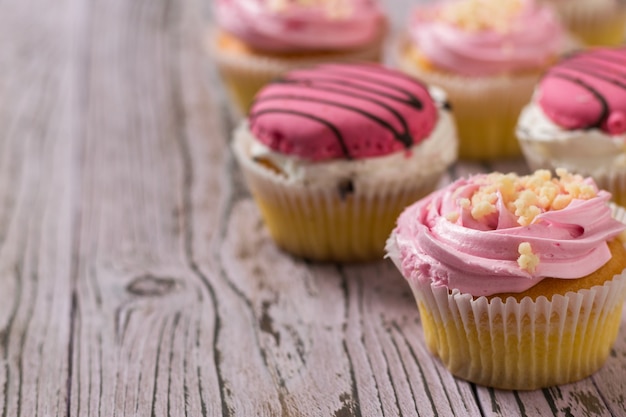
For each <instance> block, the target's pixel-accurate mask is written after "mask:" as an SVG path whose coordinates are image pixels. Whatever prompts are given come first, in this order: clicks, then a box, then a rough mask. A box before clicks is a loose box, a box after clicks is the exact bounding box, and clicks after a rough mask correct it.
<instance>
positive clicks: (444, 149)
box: [234, 90, 457, 191]
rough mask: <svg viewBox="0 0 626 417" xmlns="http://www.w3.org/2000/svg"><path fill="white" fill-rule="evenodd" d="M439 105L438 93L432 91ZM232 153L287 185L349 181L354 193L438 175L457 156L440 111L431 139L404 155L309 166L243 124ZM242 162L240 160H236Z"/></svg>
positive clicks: (450, 127)
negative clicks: (262, 140) (267, 165)
mask: <svg viewBox="0 0 626 417" xmlns="http://www.w3.org/2000/svg"><path fill="white" fill-rule="evenodd" d="M431 94H432V95H433V98H434V99H435V100H436V101H439V100H438V98H440V97H442V93H441V91H434V90H433V91H431ZM234 150H235V152H237V153H239V156H240V157H241V156H244V157H245V159H244V160H248V161H254V160H258V159H264V160H266V161H269V162H271V163H272V164H273V165H274V166H275V167H277V168H279V169H280V170H281V171H282V173H281V175H276V174H275V173H274V172H272V171H271V170H269V169H265V168H264V167H262V166H261V164H257V163H255V164H254V165H257V168H256V169H257V170H258V169H261V170H262V171H265V175H274V176H275V177H280V178H276V179H277V180H280V181H283V182H285V183H287V184H293V185H299V186H302V185H304V186H309V187H336V186H337V184H338V182H340V181H344V180H347V179H349V180H351V181H352V183H353V185H354V189H355V190H357V191H358V190H361V189H367V188H368V187H369V186H371V185H373V184H380V183H381V182H388V181H397V180H399V179H404V180H412V179H415V180H419V179H421V178H428V177H431V176H432V175H434V174H438V173H440V172H441V170H442V169H445V167H447V166H448V165H450V164H451V163H452V162H453V161H454V160H455V159H456V154H457V139H456V128H455V125H454V121H453V118H452V116H451V115H450V113H449V112H448V111H447V110H444V109H440V110H439V116H438V120H437V124H436V125H435V128H434V129H433V131H432V132H431V134H430V136H429V137H428V138H426V139H425V140H423V141H422V142H420V143H418V144H416V145H414V146H412V147H411V148H410V149H408V150H407V151H401V152H395V153H393V154H389V155H385V156H379V157H374V158H364V159H350V160H347V159H335V160H329V161H322V162H312V161H308V160H305V159H302V158H299V157H296V156H292V155H285V154H282V153H278V152H275V151H273V150H272V149H270V148H268V147H267V146H265V145H263V144H262V143H260V142H259V141H257V140H256V139H255V137H254V136H253V135H252V133H251V132H250V129H249V128H248V124H247V123H246V122H243V123H242V124H241V125H240V126H239V127H238V128H237V130H236V131H235V135H234ZM239 159H240V160H241V158H239Z"/></svg>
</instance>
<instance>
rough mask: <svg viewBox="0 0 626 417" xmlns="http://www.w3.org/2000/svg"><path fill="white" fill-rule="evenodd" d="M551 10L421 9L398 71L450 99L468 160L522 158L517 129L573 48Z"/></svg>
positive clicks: (524, 6) (505, 3)
mask: <svg viewBox="0 0 626 417" xmlns="http://www.w3.org/2000/svg"><path fill="white" fill-rule="evenodd" d="M568 46H569V43H568V37H567V36H566V33H565V31H564V29H563V27H562V26H561V24H560V21H559V19H558V17H557V16H556V15H555V13H554V12H553V10H552V9H551V8H549V7H544V6H540V5H538V4H536V3H535V2H534V1H532V0H457V1H443V2H435V3H429V4H425V5H423V6H418V7H417V8H416V9H415V10H414V12H413V13H412V15H411V19H410V22H409V25H408V28H407V30H406V36H403V37H402V38H401V39H400V42H399V48H398V49H397V50H396V53H397V55H396V57H395V58H396V61H397V64H398V66H399V67H400V68H401V69H402V70H403V71H405V72H407V73H409V74H412V75H414V76H415V77H417V78H419V79H422V80H424V81H425V82H426V83H428V84H432V85H437V86H440V87H442V88H443V89H444V90H445V91H446V92H447V94H448V97H449V100H450V102H451V105H452V106H453V108H454V114H455V119H456V121H457V127H458V133H459V140H460V148H459V157H460V158H462V159H474V160H492V159H496V158H506V157H515V156H519V155H520V149H519V145H518V143H517V140H516V138H515V124H516V121H517V118H518V116H519V112H520V111H521V109H522V107H523V106H524V104H526V103H527V102H528V100H529V99H530V96H531V94H532V91H533V87H534V85H535V84H536V82H537V80H538V79H539V77H540V75H541V73H542V72H543V71H544V70H545V69H546V68H547V67H548V66H550V65H551V64H552V63H554V62H555V61H556V60H557V59H558V57H559V55H560V54H561V53H562V52H563V51H564V50H565V49H566V48H568Z"/></svg>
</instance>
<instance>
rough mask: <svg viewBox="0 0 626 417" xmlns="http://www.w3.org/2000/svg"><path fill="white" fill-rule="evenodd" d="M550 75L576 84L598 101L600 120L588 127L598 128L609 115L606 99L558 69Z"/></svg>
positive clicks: (584, 83) (579, 80)
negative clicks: (600, 111) (600, 110)
mask: <svg viewBox="0 0 626 417" xmlns="http://www.w3.org/2000/svg"><path fill="white" fill-rule="evenodd" d="M551 75H552V76H554V77H557V78H561V79H565V80H568V81H571V82H572V83H574V84H578V85H579V86H581V87H583V88H584V89H586V90H587V91H589V92H590V93H591V94H593V95H594V96H595V97H596V98H597V99H598V101H599V102H600V105H601V106H602V114H601V115H600V118H599V119H598V121H597V122H596V123H595V124H594V125H592V126H589V127H599V126H600V124H601V123H602V121H603V120H604V119H605V118H606V117H607V116H608V113H609V105H608V103H607V102H606V99H605V98H604V96H603V95H602V94H601V93H600V92H599V91H598V90H596V89H595V88H593V87H592V86H590V85H589V84H587V83H586V82H584V81H583V80H581V79H580V78H577V77H574V76H572V75H569V74H564V73H561V72H558V69H556V70H554V71H553V72H551Z"/></svg>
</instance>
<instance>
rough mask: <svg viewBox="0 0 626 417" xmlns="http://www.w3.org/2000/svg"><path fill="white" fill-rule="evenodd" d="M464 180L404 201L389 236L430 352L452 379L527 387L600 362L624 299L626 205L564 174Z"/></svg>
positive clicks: (581, 373) (562, 379) (580, 373)
mask: <svg viewBox="0 0 626 417" xmlns="http://www.w3.org/2000/svg"><path fill="white" fill-rule="evenodd" d="M557 175H558V176H557V177H552V176H551V174H550V172H549V171H547V170H540V171H536V172H535V173H533V174H532V175H528V176H517V175H515V174H501V173H491V174H481V175H476V176H472V177H469V178H462V179H460V180H458V181H456V182H454V183H452V184H450V185H449V186H447V187H445V188H444V189H441V190H438V191H436V192H434V193H432V194H431V195H430V196H428V197H426V198H424V199H422V200H420V201H419V202H417V203H415V204H413V205H411V206H410V207H408V208H407V209H406V210H405V211H404V212H403V213H402V214H401V215H400V217H399V218H398V222H397V227H396V228H395V229H394V231H393V233H392V234H391V237H390V238H389V240H388V242H387V250H388V252H389V257H390V258H391V259H392V260H393V261H394V263H395V264H396V266H397V267H398V269H399V270H400V271H401V272H402V274H403V275H404V277H405V278H406V279H407V281H408V283H409V285H410V286H411V288H412V290H413V292H414V294H415V297H416V300H417V305H418V307H419V311H420V318H421V323H422V325H423V329H424V335H425V339H426V343H427V345H428V348H429V350H430V351H431V352H432V353H433V354H435V355H437V356H438V357H439V358H440V359H441V361H442V362H443V363H444V364H445V365H446V367H448V369H449V370H450V371H451V372H452V373H453V374H454V375H456V376H458V377H460V378H463V379H467V380H469V381H472V382H475V383H478V384H481V385H486V386H491V387H495V388H502V389H522V390H531V389H537V388H541V387H547V386H551V385H558V384H566V383H569V382H573V381H576V380H579V379H581V378H584V377H586V376H588V375H590V374H592V373H593V372H595V371H596V370H598V369H599V368H600V367H601V366H602V364H603V363H604V362H605V360H606V358H607V356H608V354H609V352H610V349H611V346H612V344H613V342H614V341H615V339H616V337H617V333H618V330H619V326H620V321H621V316H622V305H623V303H624V298H625V297H626V273H625V270H624V268H626V249H625V248H624V242H623V241H622V240H621V236H622V235H623V232H624V230H625V229H626V225H625V224H624V221H625V219H626V212H624V210H623V209H621V208H617V206H613V207H611V206H609V205H608V204H607V201H608V199H609V198H610V194H609V193H608V192H606V191H603V190H599V189H598V188H597V186H596V185H595V183H594V182H593V180H592V179H591V178H583V177H581V176H578V175H572V174H569V173H567V172H566V171H564V170H559V171H557Z"/></svg>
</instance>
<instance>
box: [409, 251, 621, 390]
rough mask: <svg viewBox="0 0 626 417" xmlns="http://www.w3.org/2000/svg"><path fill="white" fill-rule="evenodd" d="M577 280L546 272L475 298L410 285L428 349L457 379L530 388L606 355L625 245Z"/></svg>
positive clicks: (588, 368)
mask: <svg viewBox="0 0 626 417" xmlns="http://www.w3.org/2000/svg"><path fill="white" fill-rule="evenodd" d="M610 247H611V252H612V254H613V258H612V259H611V260H610V261H609V262H608V263H607V264H606V265H605V266H603V267H602V268H600V269H599V270H598V271H596V272H594V273H593V274H590V275H588V276H586V277H584V278H580V279H576V280H560V279H546V280H544V281H542V282H541V283H539V284H538V285H537V286H535V287H533V288H531V289H530V290H528V291H527V292H523V293H519V294H496V295H494V296H490V297H479V298H477V299H473V298H472V297H471V296H469V295H461V294H459V293H458V292H457V293H456V294H453V293H448V290H447V289H445V288H438V289H432V288H431V287H430V286H424V285H422V286H420V287H419V288H414V293H415V296H416V298H417V300H418V303H417V304H418V308H419V311H420V318H421V321H422V325H423V329H424V336H425V339H426V344H427V346H428V349H429V350H430V351H431V352H432V353H433V354H435V355H436V356H438V357H439V358H440V359H441V361H442V362H443V364H444V365H445V366H446V367H447V368H448V369H449V370H450V372H451V373H452V374H453V375H455V376H457V377H459V378H462V379H466V380H468V381H471V382H474V383H477V384H479V385H485V386H489V387H494V388H500V389H518V390H532V389H538V388H542V387H548V386H552V385H559V384H565V383H569V382H573V381H576V380H579V379H582V378H584V377H587V376H589V375H591V374H592V373H594V372H595V371H597V370H598V369H599V368H600V367H601V366H602V364H603V363H604V362H605V360H606V358H607V356H608V354H609V351H610V349H611V346H612V344H613V342H614V341H615V339H616V337H617V333H618V331H619V326H620V322H621V315H622V305H623V302H624V297H625V296H626V276H624V275H621V274H622V271H623V269H624V266H625V265H626V250H625V249H624V247H623V244H622V242H621V241H619V240H617V239H615V240H614V241H613V242H611V243H610Z"/></svg>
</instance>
